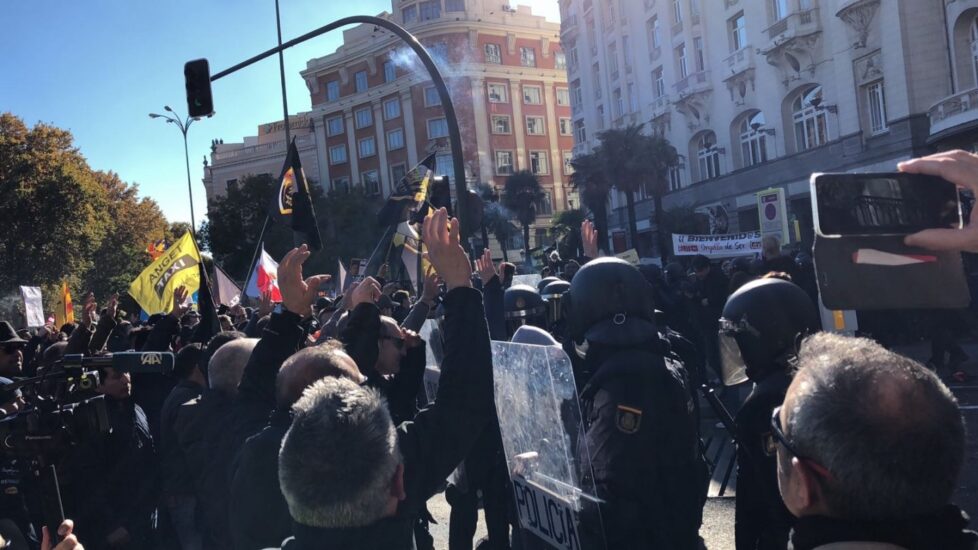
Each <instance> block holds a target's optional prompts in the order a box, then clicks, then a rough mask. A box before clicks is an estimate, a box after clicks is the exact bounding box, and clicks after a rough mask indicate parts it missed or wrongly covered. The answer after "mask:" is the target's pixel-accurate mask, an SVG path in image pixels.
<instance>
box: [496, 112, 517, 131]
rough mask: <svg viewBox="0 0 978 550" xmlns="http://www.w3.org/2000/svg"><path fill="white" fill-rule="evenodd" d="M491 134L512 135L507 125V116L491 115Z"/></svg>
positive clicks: (510, 128)
mask: <svg viewBox="0 0 978 550" xmlns="http://www.w3.org/2000/svg"><path fill="white" fill-rule="evenodd" d="M492 133H494V134H511V133H513V129H512V127H511V126H510V125H509V116H508V115H492Z"/></svg>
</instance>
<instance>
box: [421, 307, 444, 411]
mask: <svg viewBox="0 0 978 550" xmlns="http://www.w3.org/2000/svg"><path fill="white" fill-rule="evenodd" d="M418 335H419V336H421V339H422V340H424V341H425V342H426V343H427V345H426V346H425V355H427V358H426V360H425V370H424V393H425V396H426V397H427V398H428V401H427V402H428V403H431V402H432V401H434V400H435V394H437V393H438V379H439V377H441V360H442V357H443V356H444V351H443V348H442V345H441V330H440V329H439V327H438V321H437V320H435V319H428V320H426V321H425V322H424V324H423V325H421V330H420V331H419V332H418Z"/></svg>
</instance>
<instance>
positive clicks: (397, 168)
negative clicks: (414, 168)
mask: <svg viewBox="0 0 978 550" xmlns="http://www.w3.org/2000/svg"><path fill="white" fill-rule="evenodd" d="M406 175H407V167H406V166H404V165H403V164H395V165H394V166H391V191H393V190H394V186H396V185H397V184H398V183H401V180H402V179H404V176H406Z"/></svg>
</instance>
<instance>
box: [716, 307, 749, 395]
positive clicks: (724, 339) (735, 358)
mask: <svg viewBox="0 0 978 550" xmlns="http://www.w3.org/2000/svg"><path fill="white" fill-rule="evenodd" d="M717 337H718V338H719V340H720V370H721V371H722V373H723V385H724V386H736V385H737V384H742V383H744V382H746V381H747V364H746V363H745V362H744V357H743V355H742V354H741V353H740V344H738V343H737V330H736V328H735V327H733V326H732V324H731V323H730V322H729V321H727V320H726V319H720V332H719V334H718V335H717Z"/></svg>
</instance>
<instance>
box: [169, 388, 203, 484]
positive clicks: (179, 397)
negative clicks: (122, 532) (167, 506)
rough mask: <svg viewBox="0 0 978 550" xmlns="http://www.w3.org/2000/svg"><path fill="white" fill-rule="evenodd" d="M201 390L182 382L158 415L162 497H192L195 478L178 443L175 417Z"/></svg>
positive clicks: (172, 392)
mask: <svg viewBox="0 0 978 550" xmlns="http://www.w3.org/2000/svg"><path fill="white" fill-rule="evenodd" d="M203 391H204V388H203V387H201V386H200V384H197V383H195V382H191V381H189V380H181V381H179V382H177V385H176V387H174V388H173V391H171V392H170V395H168V396H167V398H166V401H164V402H163V410H162V412H161V414H160V469H161V471H162V474H163V494H164V496H174V495H192V494H194V475H193V473H192V471H191V468H190V466H189V464H188V463H187V457H186V456H185V455H184V453H183V449H181V448H180V443H179V441H178V440H177V426H176V424H177V413H179V412H180V406H181V405H183V404H184V403H186V402H188V401H192V400H194V399H197V398H198V397H200V394H201V392H203Z"/></svg>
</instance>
